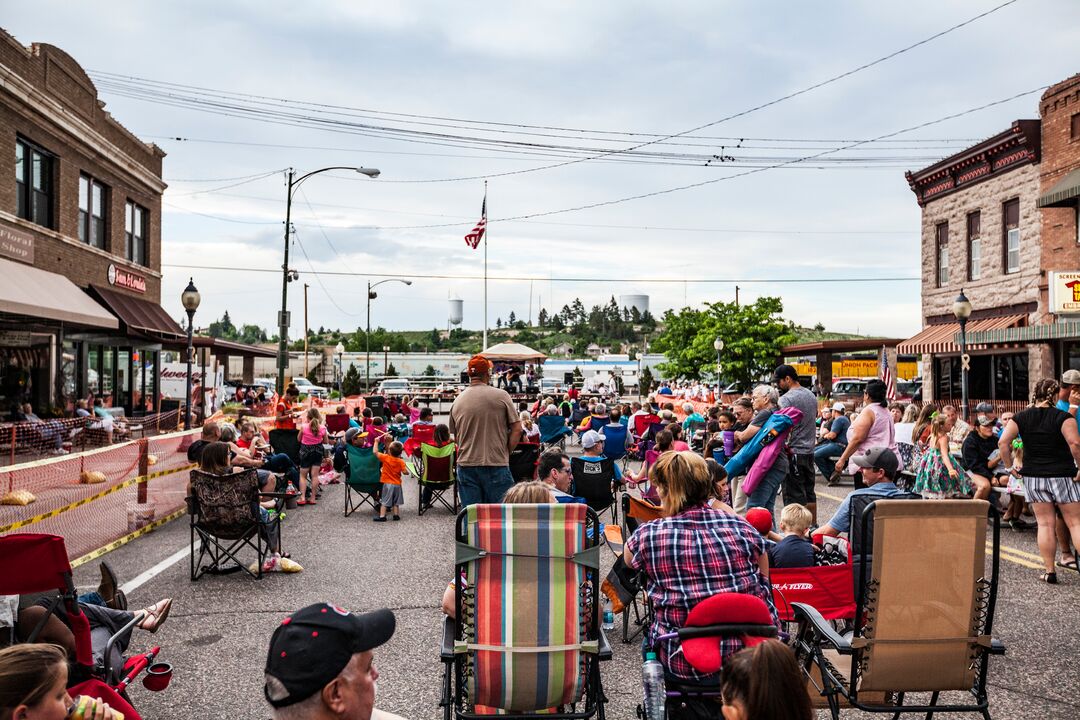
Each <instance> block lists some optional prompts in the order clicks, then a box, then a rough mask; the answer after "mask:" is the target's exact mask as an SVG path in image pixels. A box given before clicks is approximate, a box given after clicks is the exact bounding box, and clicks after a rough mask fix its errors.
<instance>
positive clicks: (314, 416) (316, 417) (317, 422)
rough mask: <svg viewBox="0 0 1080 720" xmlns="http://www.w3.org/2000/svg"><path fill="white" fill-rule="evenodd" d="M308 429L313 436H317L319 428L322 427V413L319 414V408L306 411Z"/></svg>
mask: <svg viewBox="0 0 1080 720" xmlns="http://www.w3.org/2000/svg"><path fill="white" fill-rule="evenodd" d="M307 421H308V427H309V428H310V429H311V432H312V433H313V434H314V435H318V434H319V427H320V426H321V425H322V421H323V420H322V413H321V412H319V408H317V407H312V408H308V411H307Z"/></svg>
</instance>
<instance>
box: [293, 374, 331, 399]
mask: <svg viewBox="0 0 1080 720" xmlns="http://www.w3.org/2000/svg"><path fill="white" fill-rule="evenodd" d="M293 383H294V384H295V385H296V387H297V389H298V390H299V391H300V392H301V393H302V394H304V395H310V396H312V397H317V398H326V397H329V396H330V391H329V390H327V389H326V388H324V387H323V386H321V385H316V384H315V383H313V382H311V381H310V380H308V379H307V378H306V377H294V378H293Z"/></svg>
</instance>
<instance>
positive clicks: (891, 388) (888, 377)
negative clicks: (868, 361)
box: [881, 345, 896, 402]
mask: <svg viewBox="0 0 1080 720" xmlns="http://www.w3.org/2000/svg"><path fill="white" fill-rule="evenodd" d="M881 381H882V382H883V383H885V399H886V400H888V401H889V402H892V401H893V400H895V399H896V383H895V382H894V381H893V376H892V371H891V370H890V369H889V356H888V354H887V353H886V352H885V346H884V345H882V346H881Z"/></svg>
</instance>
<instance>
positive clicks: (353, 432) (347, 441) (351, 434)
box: [345, 427, 360, 445]
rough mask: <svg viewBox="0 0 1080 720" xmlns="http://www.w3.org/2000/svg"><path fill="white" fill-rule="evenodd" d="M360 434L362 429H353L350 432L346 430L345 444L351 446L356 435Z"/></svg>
mask: <svg viewBox="0 0 1080 720" xmlns="http://www.w3.org/2000/svg"><path fill="white" fill-rule="evenodd" d="M358 432H360V428H354V427H351V428H349V429H348V430H346V431H345V444H346V445H349V444H350V443H352V441H353V438H354V437H356V434H357V433H358Z"/></svg>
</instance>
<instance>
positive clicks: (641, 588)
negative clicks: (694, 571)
mask: <svg viewBox="0 0 1080 720" xmlns="http://www.w3.org/2000/svg"><path fill="white" fill-rule="evenodd" d="M622 511H623V517H622V522H623V537H624V538H627V539H629V537H630V536H631V535H633V534H634V530H636V529H637V525H635V526H634V527H633V528H631V527H630V521H631V520H633V521H634V522H635V523H637V524H638V525H639V524H640V522H639V518H637V517H636V516H635V515H634V513H633V510H632V499H631V495H630V493H628V492H624V493H623V495H622ZM645 522H648V521H645ZM637 581H638V582H637V587H636V590H637V592H635V593H634V599H633V601H632V602H631V603H630V604H629V605H626V606H624V607H623V611H622V641H623V644H629V643H630V642H632V641H633V640H634V638H636V637H638V636H639V635H641V634H642V633H643V632H645V630H646V629H647V628H648V627H649V625H651V624H652V620H653V609H652V601H651V600H649V595H648V593H646V592H645V573H643V572H641V571H638V573H637ZM639 599H640V603H639ZM631 610H632V611H633V613H634V619H633V623H634V625H635V626H637V629H636V630H634V632H632V633H631V632H630V622H631V620H630V612H631Z"/></svg>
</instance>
